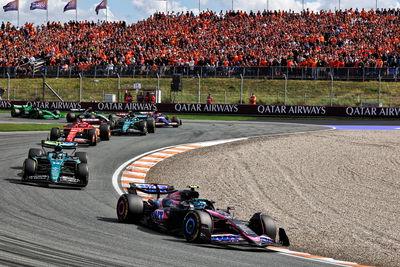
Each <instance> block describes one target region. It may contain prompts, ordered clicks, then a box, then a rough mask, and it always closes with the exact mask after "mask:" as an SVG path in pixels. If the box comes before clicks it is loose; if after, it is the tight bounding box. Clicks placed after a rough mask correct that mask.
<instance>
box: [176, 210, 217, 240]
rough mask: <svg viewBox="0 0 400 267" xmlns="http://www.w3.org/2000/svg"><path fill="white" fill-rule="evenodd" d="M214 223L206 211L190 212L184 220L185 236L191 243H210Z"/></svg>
mask: <svg viewBox="0 0 400 267" xmlns="http://www.w3.org/2000/svg"><path fill="white" fill-rule="evenodd" d="M212 231H213V221H212V219H211V216H210V214H208V213H207V212H205V211H199V210H194V211H189V212H188V213H187V214H186V216H185V218H184V219H183V235H184V237H185V239H186V241H188V242H190V243H210V242H211V233H212Z"/></svg>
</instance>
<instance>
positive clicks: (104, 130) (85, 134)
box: [49, 121, 111, 146]
mask: <svg viewBox="0 0 400 267" xmlns="http://www.w3.org/2000/svg"><path fill="white" fill-rule="evenodd" d="M110 137H111V129H110V125H108V124H106V123H102V124H100V126H99V127H96V126H93V125H92V124H90V123H88V122H86V121H77V122H75V123H71V124H67V125H65V126H64V130H63V131H60V128H56V127H55V128H52V129H51V130H50V138H49V139H50V140H51V141H59V142H64V141H65V142H74V143H78V144H86V145H90V146H95V145H97V143H98V142H99V141H108V140H110Z"/></svg>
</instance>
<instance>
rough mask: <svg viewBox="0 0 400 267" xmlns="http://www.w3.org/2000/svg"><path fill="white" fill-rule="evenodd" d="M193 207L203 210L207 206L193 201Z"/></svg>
mask: <svg viewBox="0 0 400 267" xmlns="http://www.w3.org/2000/svg"><path fill="white" fill-rule="evenodd" d="M193 206H194V208H195V209H204V208H206V206H207V204H206V202H205V201H198V200H196V201H193Z"/></svg>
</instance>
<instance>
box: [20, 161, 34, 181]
mask: <svg viewBox="0 0 400 267" xmlns="http://www.w3.org/2000/svg"><path fill="white" fill-rule="evenodd" d="M22 170H23V174H22V179H25V178H26V177H28V176H31V175H35V172H36V161H34V160H33V159H26V160H25V161H24V166H23V168H22Z"/></svg>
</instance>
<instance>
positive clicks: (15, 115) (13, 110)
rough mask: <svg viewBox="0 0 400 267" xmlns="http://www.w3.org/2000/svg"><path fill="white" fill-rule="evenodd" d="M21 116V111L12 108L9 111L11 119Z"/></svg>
mask: <svg viewBox="0 0 400 267" xmlns="http://www.w3.org/2000/svg"><path fill="white" fill-rule="evenodd" d="M20 114H21V110H19V109H17V108H13V109H12V110H11V117H18V116H19V115H20Z"/></svg>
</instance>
